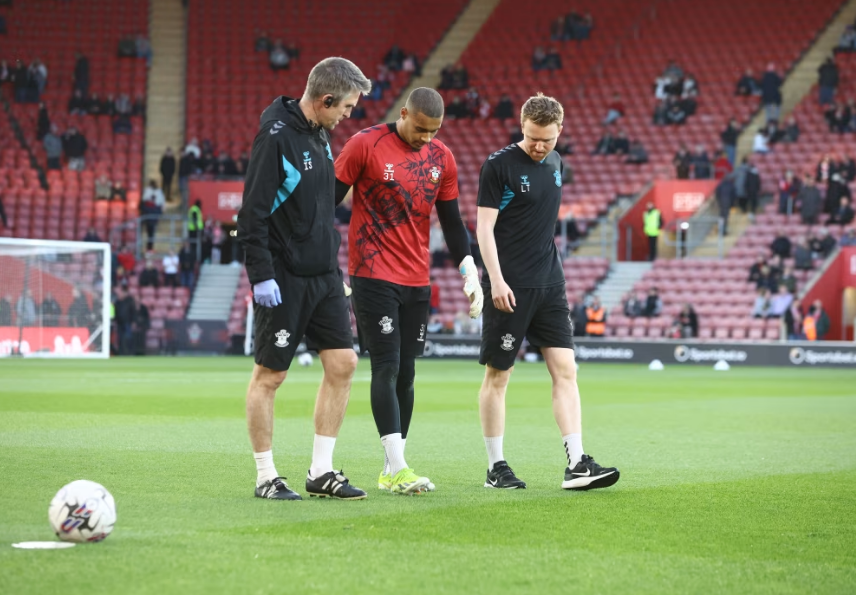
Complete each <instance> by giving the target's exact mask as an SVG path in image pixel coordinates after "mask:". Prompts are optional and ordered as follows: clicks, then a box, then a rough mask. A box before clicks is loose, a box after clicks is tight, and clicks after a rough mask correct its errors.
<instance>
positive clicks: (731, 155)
mask: <svg viewBox="0 0 856 595" xmlns="http://www.w3.org/2000/svg"><path fill="white" fill-rule="evenodd" d="M739 136H740V125H739V124H738V123H737V120H735V119H734V118H731V120H729V121H728V126H726V127H725V130H723V131H722V132H721V133H720V134H719V139H720V140H721V141H722V148H723V150H724V151H725V154H726V155H727V156H728V161H730V162H731V165H734V163H735V160H736V158H737V138H738V137H739Z"/></svg>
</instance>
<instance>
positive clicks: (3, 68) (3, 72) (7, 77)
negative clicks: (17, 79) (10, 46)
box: [0, 60, 12, 85]
mask: <svg viewBox="0 0 856 595" xmlns="http://www.w3.org/2000/svg"><path fill="white" fill-rule="evenodd" d="M11 81H12V73H11V72H10V71H9V63H8V62H7V61H6V60H0V85H5V84H6V83H9V82H11Z"/></svg>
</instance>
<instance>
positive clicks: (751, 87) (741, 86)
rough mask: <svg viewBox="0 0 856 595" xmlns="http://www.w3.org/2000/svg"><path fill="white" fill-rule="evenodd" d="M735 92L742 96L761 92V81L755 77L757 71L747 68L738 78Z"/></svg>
mask: <svg viewBox="0 0 856 595" xmlns="http://www.w3.org/2000/svg"><path fill="white" fill-rule="evenodd" d="M734 94H735V95H739V96H741V97H749V96H750V95H760V94H761V83H760V82H759V81H758V79H756V78H755V73H754V72H753V71H752V69H751V68H747V69H746V71H745V72H744V73H743V76H741V77H740V78H739V79H738V81H737V90H736V91H735V92H734Z"/></svg>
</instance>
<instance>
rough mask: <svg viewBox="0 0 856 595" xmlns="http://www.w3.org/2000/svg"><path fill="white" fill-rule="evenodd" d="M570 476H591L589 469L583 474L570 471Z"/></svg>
mask: <svg viewBox="0 0 856 595" xmlns="http://www.w3.org/2000/svg"><path fill="white" fill-rule="evenodd" d="M571 475H581V476H582V477H588V476H589V475H591V469H586V472H585V473H577V472H575V471H571Z"/></svg>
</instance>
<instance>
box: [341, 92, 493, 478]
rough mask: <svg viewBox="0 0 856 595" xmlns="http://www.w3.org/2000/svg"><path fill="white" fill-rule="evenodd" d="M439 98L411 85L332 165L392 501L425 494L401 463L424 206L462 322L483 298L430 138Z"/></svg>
mask: <svg viewBox="0 0 856 595" xmlns="http://www.w3.org/2000/svg"><path fill="white" fill-rule="evenodd" d="M442 123H443V98H442V97H441V96H440V94H439V93H437V91H435V90H433V89H428V88H425V87H420V88H418V89H415V90H414V91H413V92H412V93H411V94H410V96H409V97H408V98H407V103H406V104H405V107H403V108H401V117H400V118H399V119H398V121H397V122H394V123H390V124H380V125H378V126H373V127H371V128H367V129H365V130H362V131H360V132H359V133H357V134H355V135H354V136H353V137H351V138H350V139H349V140H348V142H347V143H346V144H345V147H344V148H343V149H342V152H341V153H340V154H339V157H338V158H337V159H336V201H337V202H341V201H342V200H343V199H344V198H345V195H346V194H347V193H348V191H349V190H350V189H351V187H353V189H354V194H353V213H352V216H351V224H350V231H349V236H348V273H349V274H350V276H351V287H352V288H353V300H354V311H355V314H356V317H357V324H358V327H359V336H360V349H362V350H363V351H365V350H368V351H369V353H370V355H371V367H372V382H371V404H372V413H373V414H374V419H375V424H376V425H377V429H378V433H379V434H380V439H381V444H382V445H383V448H384V452H385V455H386V460H385V463H384V469H383V471H382V472H381V474H380V478H379V479H378V488H380V489H383V490H390V491H392V492H393V493H398V494H414V493H420V492H425V491H431V490H433V488H434V486H433V484H432V483H431V482H430V480H429V479H428V478H427V477H420V476H418V475H416V473H414V471H413V469H411V468H410V467H408V465H407V462H406V461H405V459H404V445H405V440H406V439H407V431H408V429H409V427H410V418H411V416H412V415H413V380H414V377H415V375H416V368H415V366H416V358H417V357H418V356H420V355H422V350H423V347H424V346H425V327H426V325H427V323H428V309H429V304H430V298H431V288H430V282H429V258H430V255H429V252H428V236H429V234H430V224H431V209H432V208H434V205H435V204H436V205H437V216H438V218H439V219H440V224H441V225H442V227H443V234H444V235H445V238H446V244H447V245H448V247H449V252H450V253H451V255H452V257H453V258H454V260H455V262H457V263H460V265H459V269H460V272H461V275H462V276H463V278H464V293H466V295H467V296H468V297H469V298H470V302H471V305H470V316H471V317H473V318H478V317H479V316H480V315H481V310H482V302H483V300H484V296H483V295H482V289H481V286H480V284H479V277H478V270H477V269H476V266H475V263H474V262H473V257H472V256H471V255H470V249H469V242H468V238H467V232H466V229H465V227H464V224H463V221H461V215H460V212H459V211H458V200H457V198H458V168H457V165H456V163H455V157H454V156H453V155H452V152H451V151H450V150H449V148H448V147H446V145H444V144H443V143H442V142H441V141H439V140H437V139H436V138H434V137H435V135H436V134H437V131H438V130H440V126H441V125H442Z"/></svg>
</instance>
